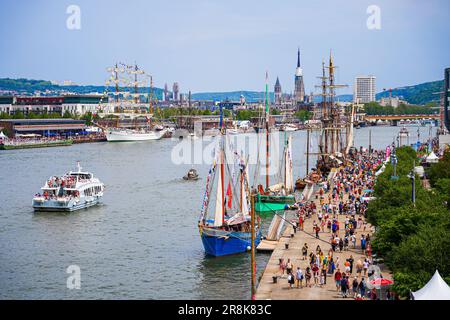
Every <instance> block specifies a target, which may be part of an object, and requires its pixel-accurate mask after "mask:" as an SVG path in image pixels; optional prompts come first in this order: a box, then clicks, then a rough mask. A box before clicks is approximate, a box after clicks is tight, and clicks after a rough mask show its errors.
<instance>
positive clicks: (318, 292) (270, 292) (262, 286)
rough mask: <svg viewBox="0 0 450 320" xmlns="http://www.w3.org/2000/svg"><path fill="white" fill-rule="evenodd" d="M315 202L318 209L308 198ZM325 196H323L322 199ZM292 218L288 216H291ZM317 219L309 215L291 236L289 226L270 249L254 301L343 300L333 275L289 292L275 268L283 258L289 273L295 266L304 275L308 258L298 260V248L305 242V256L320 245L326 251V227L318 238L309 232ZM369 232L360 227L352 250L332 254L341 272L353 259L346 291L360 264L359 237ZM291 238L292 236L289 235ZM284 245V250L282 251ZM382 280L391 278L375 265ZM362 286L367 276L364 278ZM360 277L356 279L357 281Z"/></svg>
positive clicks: (328, 247)
mask: <svg viewBox="0 0 450 320" xmlns="http://www.w3.org/2000/svg"><path fill="white" fill-rule="evenodd" d="M312 198H313V199H314V201H315V202H316V205H317V207H318V208H319V207H320V204H319V201H320V200H319V199H316V197H315V195H314V196H313V197H312ZM326 198H327V197H326V196H325V199H326ZM291 218H292V217H291ZM314 220H316V221H318V219H317V216H316V215H313V216H312V217H311V218H309V219H306V220H305V222H304V231H301V230H297V231H296V232H295V233H294V228H293V227H292V225H287V227H286V229H285V231H284V234H283V237H281V238H280V240H279V242H278V243H277V245H276V247H275V248H274V250H273V253H272V255H271V257H270V259H269V261H268V263H267V265H266V268H265V270H264V272H263V275H262V278H261V280H260V282H259V285H258V288H257V291H256V299H258V300H267V299H269V300H271V299H274V300H290V299H294V300H303V299H306V300H331V299H344V298H342V296H341V295H340V293H339V292H338V291H337V289H336V285H335V281H334V274H333V275H331V274H327V278H326V284H325V285H323V286H315V285H314V279H313V278H312V279H311V283H312V287H311V288H310V287H303V288H297V285H295V286H294V288H292V289H290V288H289V284H288V281H287V275H286V274H284V275H282V274H281V270H280V267H279V259H280V258H283V259H284V260H285V261H287V259H291V262H292V263H293V265H294V269H293V273H294V276H295V271H296V270H297V267H298V266H299V267H300V268H301V270H302V272H303V274H305V269H306V267H308V266H309V257H308V258H307V259H306V260H302V259H303V258H302V247H303V245H304V244H305V243H307V244H308V256H309V253H310V252H311V250H313V251H314V252H315V250H316V247H317V245H320V247H321V249H322V251H323V252H324V254H325V255H326V254H327V253H328V250H329V249H330V248H331V245H330V232H328V230H327V228H325V231H324V232H320V233H319V239H317V238H316V236H315V233H314V232H313V221H314ZM344 221H345V215H340V216H339V223H340V225H342V226H343V225H344ZM342 229H343V228H341V230H340V233H339V236H340V237H341V236H343V233H344V230H342ZM372 233H373V229H372V227H371V225H370V224H367V227H366V230H365V231H364V230H363V227H362V226H361V228H357V229H356V238H357V243H356V248H353V244H352V243H349V249H348V251H345V250H344V251H343V252H339V250H337V251H336V252H334V253H333V259H334V260H335V261H336V258H339V268H340V270H341V272H343V271H344V270H345V267H344V263H345V261H346V259H348V258H350V256H353V259H354V263H353V273H352V274H351V276H350V278H349V282H350V284H349V285H350V288H351V282H352V281H353V279H354V277H355V276H356V267H355V265H356V262H357V261H358V259H361V260H362V261H364V258H365V255H364V253H363V252H362V250H361V247H360V237H361V234H365V235H366V234H370V235H371V236H372ZM292 235H293V236H292ZM286 245H287V246H288V248H287V249H286ZM379 267H380V269H381V272H382V274H383V277H384V278H388V279H391V275H390V274H389V272H388V270H386V269H385V268H384V267H383V266H379ZM274 276H275V277H277V282H276V283H274V279H273V277H274ZM365 279H366V283H367V279H368V277H367V276H366V277H365ZM360 280H361V278H360V277H359V278H358V281H360ZM303 285H305V281H304V280H303ZM346 299H351V298H346Z"/></svg>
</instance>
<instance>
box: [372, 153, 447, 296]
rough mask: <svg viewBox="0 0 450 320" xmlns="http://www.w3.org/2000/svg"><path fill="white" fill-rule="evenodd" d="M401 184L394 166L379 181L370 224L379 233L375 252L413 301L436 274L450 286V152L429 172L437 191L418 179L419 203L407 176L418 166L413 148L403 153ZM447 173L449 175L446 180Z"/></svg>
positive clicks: (396, 286)
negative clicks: (414, 198)
mask: <svg viewBox="0 0 450 320" xmlns="http://www.w3.org/2000/svg"><path fill="white" fill-rule="evenodd" d="M396 154H397V157H398V165H397V175H398V176H399V179H398V180H392V179H391V176H392V175H393V167H392V165H390V164H389V165H387V167H386V170H385V172H384V173H383V174H381V175H380V176H379V177H378V179H377V184H376V186H375V193H374V195H375V197H376V199H375V200H373V201H372V202H371V203H370V204H369V208H368V211H367V218H368V221H369V222H370V223H371V224H373V225H374V226H375V227H376V233H375V238H374V241H373V249H374V252H376V253H377V254H378V255H379V256H381V257H383V258H384V259H385V261H386V263H387V265H388V266H389V268H390V269H391V270H392V272H393V274H394V290H395V291H396V292H397V293H398V294H399V295H400V296H403V297H408V295H409V292H410V290H411V291H415V290H417V289H419V288H421V287H422V286H423V285H425V284H426V283H427V282H428V280H429V279H430V278H431V277H432V275H433V273H434V272H435V270H436V269H438V270H439V272H440V273H441V275H442V276H443V277H444V279H445V280H446V281H447V282H448V283H450V259H449V254H450V219H449V218H448V217H449V214H450V212H449V207H448V204H449V200H450V152H447V153H446V155H445V157H444V160H443V161H442V162H440V163H438V164H435V165H433V166H432V167H431V168H430V170H429V175H430V180H431V184H432V186H433V188H432V189H431V190H427V189H425V188H424V187H422V185H421V183H420V180H419V178H418V177H417V176H416V183H415V190H416V202H415V206H414V205H413V203H412V200H411V199H412V195H411V193H412V182H411V179H410V178H409V177H408V176H407V175H408V174H409V173H410V172H411V170H412V168H413V166H414V161H416V163H417V155H416V152H415V151H414V150H413V149H412V148H411V147H401V148H398V149H397V151H396ZM443 172H445V173H444V174H443Z"/></svg>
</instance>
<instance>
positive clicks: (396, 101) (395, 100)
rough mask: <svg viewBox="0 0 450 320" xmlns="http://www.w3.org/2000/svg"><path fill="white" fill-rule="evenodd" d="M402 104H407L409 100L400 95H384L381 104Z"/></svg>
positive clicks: (395, 106)
mask: <svg viewBox="0 0 450 320" xmlns="http://www.w3.org/2000/svg"><path fill="white" fill-rule="evenodd" d="M400 104H407V102H406V101H404V100H401V99H400V98H399V97H383V98H381V99H380V106H383V107H387V106H391V107H394V108H397V107H398V106H399V105H400Z"/></svg>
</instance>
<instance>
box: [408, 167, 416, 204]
mask: <svg viewBox="0 0 450 320" xmlns="http://www.w3.org/2000/svg"><path fill="white" fill-rule="evenodd" d="M415 167H416V161H415V160H414V167H413V169H412V171H411V172H410V173H409V174H408V178H410V179H411V183H412V186H411V187H412V188H411V201H412V203H413V206H414V207H415V206H416V175H415V173H414V168H415Z"/></svg>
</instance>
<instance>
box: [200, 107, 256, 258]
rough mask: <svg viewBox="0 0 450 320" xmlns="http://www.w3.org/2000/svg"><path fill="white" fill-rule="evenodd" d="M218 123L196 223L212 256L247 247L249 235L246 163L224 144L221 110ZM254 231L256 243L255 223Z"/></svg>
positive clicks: (249, 218) (243, 250)
mask: <svg viewBox="0 0 450 320" xmlns="http://www.w3.org/2000/svg"><path fill="white" fill-rule="evenodd" d="M220 127H221V134H220V136H219V137H218V139H219V141H218V143H219V146H218V148H216V153H215V158H214V161H213V164H212V166H211V169H210V171H209V174H208V177H207V178H206V191H205V195H204V199H203V207H202V211H201V214H200V218H199V224H198V227H199V231H200V236H201V239H202V242H203V246H204V248H205V252H206V253H207V254H208V255H211V256H215V257H217V256H225V255H230V254H236V253H242V252H245V251H247V250H249V249H250V248H251V238H252V233H251V216H250V213H249V207H250V206H249V203H248V199H249V197H248V194H249V183H248V175H247V170H246V165H245V163H244V161H243V159H242V158H241V157H240V156H239V155H238V153H237V152H232V151H231V150H230V149H231V148H227V143H228V141H227V137H226V135H225V129H224V126H223V113H222V110H221V117H220ZM225 188H226V189H225ZM214 194H215V198H216V199H215V207H214V212H213V213H212V214H211V217H209V214H208V209H209V208H210V203H212V202H214V201H212V198H213V197H214ZM255 234H256V237H255V246H257V245H258V244H259V242H260V238H261V231H260V228H259V226H256V228H255Z"/></svg>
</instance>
